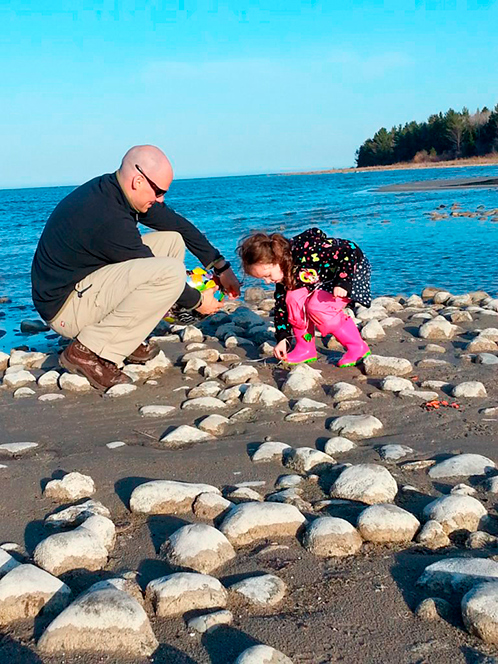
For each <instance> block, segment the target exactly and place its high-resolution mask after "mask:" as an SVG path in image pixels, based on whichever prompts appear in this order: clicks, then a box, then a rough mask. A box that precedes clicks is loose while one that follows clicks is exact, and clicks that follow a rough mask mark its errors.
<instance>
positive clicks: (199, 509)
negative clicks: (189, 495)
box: [192, 493, 233, 519]
mask: <svg viewBox="0 0 498 664" xmlns="http://www.w3.org/2000/svg"><path fill="white" fill-rule="evenodd" d="M232 507H233V503H232V502H231V501H230V500H227V499H226V498H223V496H219V495H218V494H216V493H201V494H200V495H199V496H197V498H196V499H195V501H194V504H193V505H192V511H193V513H194V514H195V516H196V517H197V518H198V519H216V518H217V517H219V516H221V515H222V514H225V513H228V510H230V509H231V508H232Z"/></svg>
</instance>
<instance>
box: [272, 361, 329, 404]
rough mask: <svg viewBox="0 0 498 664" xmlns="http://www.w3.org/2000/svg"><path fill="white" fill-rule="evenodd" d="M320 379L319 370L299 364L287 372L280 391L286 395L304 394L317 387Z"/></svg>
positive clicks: (320, 373)
mask: <svg viewBox="0 0 498 664" xmlns="http://www.w3.org/2000/svg"><path fill="white" fill-rule="evenodd" d="M321 379H322V372H321V371H317V370H316V369H312V368H311V367H309V366H308V365H307V364H299V365H298V366H296V367H294V368H293V369H291V371H290V372H289V375H288V377H287V380H286V381H285V384H284V387H283V390H282V391H283V392H284V394H286V395H288V396H299V395H301V394H304V395H306V394H308V393H309V392H313V391H314V390H316V389H317V388H318V387H319V385H320V382H321Z"/></svg>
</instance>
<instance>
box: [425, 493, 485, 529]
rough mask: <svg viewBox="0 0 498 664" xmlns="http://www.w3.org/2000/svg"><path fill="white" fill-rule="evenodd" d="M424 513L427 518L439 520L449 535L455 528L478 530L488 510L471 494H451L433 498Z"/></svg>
mask: <svg viewBox="0 0 498 664" xmlns="http://www.w3.org/2000/svg"><path fill="white" fill-rule="evenodd" d="M423 514H424V517H425V519H426V520H429V519H431V520H434V521H438V522H439V523H440V524H441V525H442V527H443V530H444V532H445V533H446V534H447V535H449V534H450V533H452V532H454V531H455V530H468V531H470V532H472V531H473V530H478V529H479V526H480V525H482V523H483V522H484V521H485V517H486V515H487V512H486V509H485V508H484V507H483V506H482V505H481V503H480V502H479V501H478V500H476V499H475V498H472V497H471V496H459V495H450V496H443V497H442V498H437V499H436V500H433V501H432V502H431V503H429V504H428V505H427V506H426V507H425V508H424V512H423Z"/></svg>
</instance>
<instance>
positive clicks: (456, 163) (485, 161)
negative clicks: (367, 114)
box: [280, 154, 498, 175]
mask: <svg viewBox="0 0 498 664" xmlns="http://www.w3.org/2000/svg"><path fill="white" fill-rule="evenodd" d="M469 166H498V154H496V155H488V156H485V157H471V158H469V159H452V160H450V161H437V162H423V163H420V164H418V163H414V162H412V161H407V162H400V163H398V164H389V165H388V166H366V167H364V168H356V167H355V166H351V167H350V168H330V169H327V170H321V171H293V172H292V173H280V175H326V174H328V173H371V172H375V171H404V170H416V169H422V168H424V169H425V168H463V167H469Z"/></svg>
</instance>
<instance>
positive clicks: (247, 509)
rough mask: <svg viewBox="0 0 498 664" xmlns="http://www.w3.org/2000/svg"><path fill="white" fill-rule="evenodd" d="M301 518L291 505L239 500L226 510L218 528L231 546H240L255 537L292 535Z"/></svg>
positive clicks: (298, 526) (255, 538)
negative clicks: (238, 503)
mask: <svg viewBox="0 0 498 664" xmlns="http://www.w3.org/2000/svg"><path fill="white" fill-rule="evenodd" d="M305 522H306V519H305V518H304V516H303V515H302V514H301V513H300V512H299V510H298V509H297V508H296V507H294V506H293V505H287V504H285V503H259V502H255V503H242V504H240V505H236V506H235V507H234V508H233V509H232V510H231V511H230V512H229V513H228V514H227V516H226V517H225V519H224V520H223V522H222V524H221V526H220V530H221V532H222V533H223V534H224V535H225V536H226V537H227V538H228V539H229V540H230V542H231V543H232V544H233V545H234V546H244V545H246V544H251V543H252V542H254V541H257V540H259V539H266V538H280V537H295V536H296V534H297V532H298V531H299V530H300V529H301V527H302V526H303V525H304V523H305Z"/></svg>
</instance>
